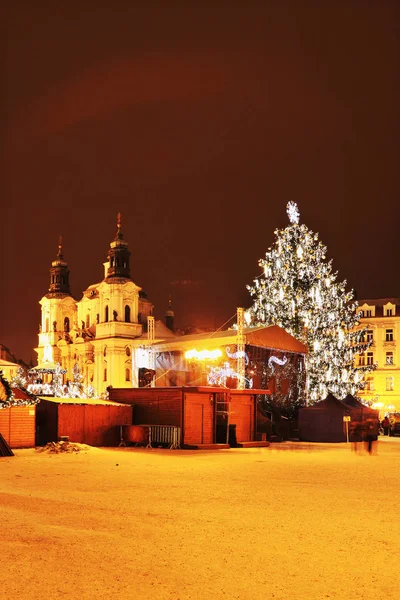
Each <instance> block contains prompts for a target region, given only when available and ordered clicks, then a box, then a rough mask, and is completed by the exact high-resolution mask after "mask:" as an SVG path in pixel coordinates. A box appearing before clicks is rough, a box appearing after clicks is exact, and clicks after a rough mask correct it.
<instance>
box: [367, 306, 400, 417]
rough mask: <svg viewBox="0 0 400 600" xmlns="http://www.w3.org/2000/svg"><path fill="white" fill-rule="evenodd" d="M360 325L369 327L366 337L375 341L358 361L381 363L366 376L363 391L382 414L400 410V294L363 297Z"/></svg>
mask: <svg viewBox="0 0 400 600" xmlns="http://www.w3.org/2000/svg"><path fill="white" fill-rule="evenodd" d="M359 310H360V311H361V320H360V326H361V327H362V328H366V334H365V336H366V341H372V344H371V346H370V348H369V349H368V351H367V352H366V353H365V354H361V355H359V357H358V365H359V366H362V365H367V364H371V365H372V364H375V363H377V368H376V370H375V371H373V372H372V373H369V374H368V375H367V376H366V381H365V388H364V390H361V391H360V392H359V394H360V397H361V398H362V399H363V400H364V401H368V402H371V403H372V404H373V406H374V407H375V408H378V409H379V411H380V414H381V415H382V414H386V413H389V412H394V411H400V298H380V299H373V300H361V301H359Z"/></svg>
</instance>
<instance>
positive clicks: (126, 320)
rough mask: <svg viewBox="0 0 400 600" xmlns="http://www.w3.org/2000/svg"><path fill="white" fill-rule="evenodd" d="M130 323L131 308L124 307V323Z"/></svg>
mask: <svg viewBox="0 0 400 600" xmlns="http://www.w3.org/2000/svg"><path fill="white" fill-rule="evenodd" d="M130 322H131V307H130V306H128V305H126V306H125V323H130Z"/></svg>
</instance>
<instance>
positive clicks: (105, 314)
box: [104, 304, 108, 323]
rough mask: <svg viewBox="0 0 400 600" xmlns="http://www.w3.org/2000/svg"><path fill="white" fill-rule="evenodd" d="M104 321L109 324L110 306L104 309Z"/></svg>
mask: <svg viewBox="0 0 400 600" xmlns="http://www.w3.org/2000/svg"><path fill="white" fill-rule="evenodd" d="M104 320H105V322H106V323H108V304H107V306H106V307H105V309H104Z"/></svg>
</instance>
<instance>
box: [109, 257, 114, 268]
mask: <svg viewBox="0 0 400 600" xmlns="http://www.w3.org/2000/svg"><path fill="white" fill-rule="evenodd" d="M113 266H114V257H113V256H112V257H111V260H110V267H113Z"/></svg>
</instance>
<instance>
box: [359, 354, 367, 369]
mask: <svg viewBox="0 0 400 600" xmlns="http://www.w3.org/2000/svg"><path fill="white" fill-rule="evenodd" d="M358 364H359V366H360V367H363V366H364V365H365V354H360V356H359V357H358Z"/></svg>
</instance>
